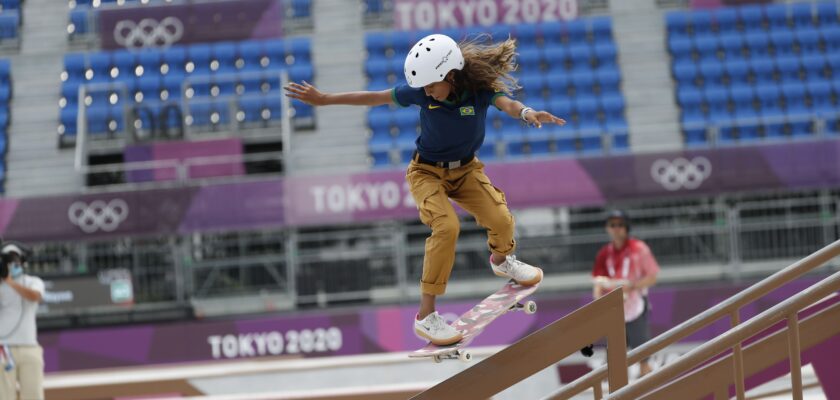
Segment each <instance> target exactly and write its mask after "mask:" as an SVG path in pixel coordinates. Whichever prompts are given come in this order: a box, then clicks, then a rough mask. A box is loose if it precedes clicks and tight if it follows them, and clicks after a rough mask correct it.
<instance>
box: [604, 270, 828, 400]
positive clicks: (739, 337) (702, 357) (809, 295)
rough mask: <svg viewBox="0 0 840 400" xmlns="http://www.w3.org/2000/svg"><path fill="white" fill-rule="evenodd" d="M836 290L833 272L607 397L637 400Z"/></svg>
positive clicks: (619, 399)
mask: <svg viewBox="0 0 840 400" xmlns="http://www.w3.org/2000/svg"><path fill="white" fill-rule="evenodd" d="M837 290H840V272H836V273H834V274H833V275H831V276H829V277H828V278H825V279H823V280H822V281H820V282H819V283H817V284H815V285H813V286H811V287H809V288H807V289H805V290H803V291H802V292H799V293H798V294H797V295H795V296H793V297H791V298H790V299H787V300H785V301H783V302H782V303H779V304H777V305H775V306H773V307H771V308H770V309H768V310H765V311H764V312H762V313H761V314H758V315H757V316H755V317H753V318H752V319H750V320H749V321H748V322H746V323H744V324H741V325H738V326H736V327H734V328H732V329H731V330H729V331H728V332H727V333H725V334H723V335H721V336H718V337H716V338H714V339H712V340H710V341H708V342H706V343H705V344H703V345H701V346H699V347H697V348H694V349H692V350H691V351H689V352H688V353H686V354H684V355H683V356H682V357H680V358H678V359H676V360H674V362H672V363H669V364H667V365H665V366H664V367H662V368H661V369H658V370H656V371H654V372H653V373H651V374H649V375H647V376H644V377H642V378H641V379H640V380H638V381H636V382H634V383H633V384H632V385H629V386H625V387H623V388H621V389H619V390H618V391H616V392H615V393H612V394H611V395H610V396H609V397H608V398H610V399H616V400H621V399H638V398H640V396H641V395H642V394H644V393H646V392H647V391H649V390H651V389H653V388H655V387H659V386H660V385H662V384H663V383H665V382H667V381H668V380H670V379H672V378H674V377H675V376H677V375H678V374H680V373H682V372H685V371H687V370H688V369H690V368H692V367H694V366H696V365H697V364H698V363H700V362H703V361H706V360H708V359H709V358H711V357H713V356H715V355H717V354H720V353H722V352H724V351H726V350H727V349H729V348H731V347H732V346H734V345H735V344H737V343H740V342H742V341H744V340H746V339H748V338H750V337H751V336H753V335H755V334H757V333H759V332H761V331H762V330H764V329H766V328H768V327H769V326H770V325H773V324H775V323H776V322H779V321H781V320H783V319H785V318H787V317H788V315H791V314H794V313H796V312H798V311H799V310H802V309H803V308H806V307H808V306H809V305H811V304H813V303H814V302H816V301H819V300H820V299H822V298H824V297H826V296H828V295H830V294H831V293H833V292H836V291H837ZM796 354H797V355H798V354H799V353H798V352H797V353H796Z"/></svg>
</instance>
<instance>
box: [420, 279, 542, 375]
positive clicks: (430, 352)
mask: <svg viewBox="0 0 840 400" xmlns="http://www.w3.org/2000/svg"><path fill="white" fill-rule="evenodd" d="M538 286H539V284H536V285H534V286H522V285H520V284H518V283H516V282H514V281H513V280H510V281H508V282H507V283H506V284H505V285H504V286H502V288H501V289H499V290H497V291H496V292H495V293H493V294H491V295H490V296H487V298H485V299H484V300H482V301H481V302H480V303H478V304H476V305H475V306H473V308H471V309H470V310H469V311H467V312H465V313H464V314H463V315H461V316H460V317H459V318H458V320H456V321H455V322H453V323H452V327H454V328H455V329H457V330H459V331H461V332H462V333H463V335H464V337H463V339H461V341H460V342H458V343H454V344H450V345H446V346H438V345H436V344H433V343H427V344H426V346H424V347H423V348H421V349H419V350H415V351H414V352H412V353H410V354H409V355H408V356H409V357H412V358H432V359H433V360H434V361H435V362H441V360H444V359H455V358H457V359H460V360H461V361H464V362H468V361H470V360H471V359H472V355H471V354H470V353H469V352H468V351H466V350H464V348H466V347H467V346H469V344H470V343H471V342H472V341H473V339H475V337H476V336H478V335H479V334H480V333H481V332H482V331H483V330H484V328H485V327H487V325H488V324H490V323H491V322H493V320H495V319H496V318H498V317H499V316H501V315H502V314H505V313H507V312H508V311H524V312H525V313H527V314H533V313H535V312H536V311H537V303H535V302H533V301H529V302H527V303H525V304H521V303H520V300H522V299H524V298H525V297H528V296H529V295H531V293H534V292H535V291H536V290H537V287H538Z"/></svg>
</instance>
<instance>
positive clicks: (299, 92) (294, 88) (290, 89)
mask: <svg viewBox="0 0 840 400" xmlns="http://www.w3.org/2000/svg"><path fill="white" fill-rule="evenodd" d="M283 89H286V96H287V97H291V98H293V99H298V100H300V101H302V102H304V103H306V104H309V105H312V106H323V105H326V104H327V102H326V97H327V95H325V94H323V93H321V92H320V91H318V89H316V88H315V86H312V85H310V84H309V82H307V81H303V85H301V84H298V83H295V82H291V83H289V84H288V85H287V86H286V87H284V88H283Z"/></svg>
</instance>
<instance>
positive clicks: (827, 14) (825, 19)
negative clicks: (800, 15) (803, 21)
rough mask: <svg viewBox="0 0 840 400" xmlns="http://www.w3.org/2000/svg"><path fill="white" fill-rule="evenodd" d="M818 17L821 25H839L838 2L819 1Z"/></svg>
mask: <svg viewBox="0 0 840 400" xmlns="http://www.w3.org/2000/svg"><path fill="white" fill-rule="evenodd" d="M817 19H818V20H819V23H820V26H830V25H837V24H838V22H837V2H836V1H833V0H829V1H825V0H823V1H820V2H818V3H817Z"/></svg>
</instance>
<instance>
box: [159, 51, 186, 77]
mask: <svg viewBox="0 0 840 400" xmlns="http://www.w3.org/2000/svg"><path fill="white" fill-rule="evenodd" d="M162 58H163V63H164V64H165V65H166V69H167V74H168V75H169V74H172V75H177V76H183V75H184V73H186V64H187V50H186V49H185V48H184V47H182V46H172V47H170V48H168V49H164V50H163V54H162Z"/></svg>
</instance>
